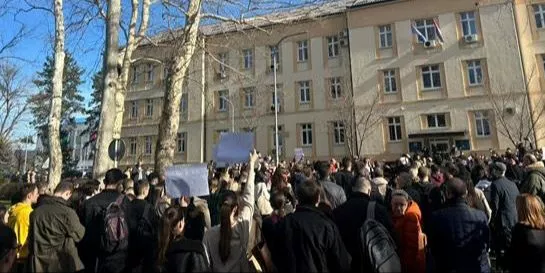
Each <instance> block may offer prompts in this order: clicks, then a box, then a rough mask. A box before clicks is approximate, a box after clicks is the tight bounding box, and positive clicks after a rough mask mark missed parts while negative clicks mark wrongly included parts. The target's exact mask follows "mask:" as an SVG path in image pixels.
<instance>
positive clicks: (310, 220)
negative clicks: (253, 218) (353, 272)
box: [269, 164, 351, 272]
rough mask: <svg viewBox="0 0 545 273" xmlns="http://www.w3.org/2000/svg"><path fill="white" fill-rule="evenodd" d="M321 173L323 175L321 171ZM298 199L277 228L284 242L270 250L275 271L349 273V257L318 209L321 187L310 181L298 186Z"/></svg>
mask: <svg viewBox="0 0 545 273" xmlns="http://www.w3.org/2000/svg"><path fill="white" fill-rule="evenodd" d="M322 165H323V164H322ZM326 166H327V164H326ZM320 167H322V166H320ZM327 169H328V170H329V168H327ZM320 171H321V172H322V173H323V170H320ZM335 186H337V185H335ZM337 187H338V186H337ZM339 188H340V187H339ZM341 190H342V188H341ZM342 193H343V194H344V192H342ZM297 199H298V200H299V203H298V205H297V208H296V210H295V212H294V213H292V214H289V215H287V216H286V217H285V218H284V219H283V220H281V221H280V222H279V223H278V226H277V228H276V231H277V236H279V237H281V238H283V240H276V241H275V242H274V243H273V244H271V245H270V246H269V248H270V250H271V254H272V258H273V261H274V264H275V265H276V267H277V268H278V271H279V272H348V271H350V262H351V258H350V254H349V253H348V252H347V250H346V248H345V246H344V243H343V241H342V238H341V235H340V233H339V230H338V229H337V227H336V225H335V223H333V221H331V219H330V218H329V217H327V216H326V215H325V214H324V213H323V212H321V211H319V210H318V209H317V206H318V203H320V186H319V185H318V184H317V183H316V182H313V181H307V182H305V183H303V184H301V185H299V188H298V189H297Z"/></svg>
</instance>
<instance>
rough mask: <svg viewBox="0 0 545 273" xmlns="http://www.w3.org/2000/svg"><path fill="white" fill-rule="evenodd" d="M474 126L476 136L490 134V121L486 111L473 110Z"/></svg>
mask: <svg viewBox="0 0 545 273" xmlns="http://www.w3.org/2000/svg"><path fill="white" fill-rule="evenodd" d="M475 127H476V131H477V136H479V137H485V136H489V135H490V121H489V119H488V112H486V111H478V112H475Z"/></svg>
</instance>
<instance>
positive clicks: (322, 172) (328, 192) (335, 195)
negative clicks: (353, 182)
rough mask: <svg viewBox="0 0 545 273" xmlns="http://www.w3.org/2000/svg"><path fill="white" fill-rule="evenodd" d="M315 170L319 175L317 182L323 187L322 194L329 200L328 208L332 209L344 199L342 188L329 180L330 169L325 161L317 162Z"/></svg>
mask: <svg viewBox="0 0 545 273" xmlns="http://www.w3.org/2000/svg"><path fill="white" fill-rule="evenodd" d="M316 172H317V173H318V177H319V179H318V183H319V184H320V186H321V187H322V188H323V191H324V196H325V198H327V201H328V202H329V205H330V209H331V210H334V209H335V208H336V207H338V206H340V205H341V204H342V203H344V202H345V201H346V195H345V193H344V189H343V188H342V187H340V186H339V185H337V184H335V183H334V182H332V181H331V177H330V169H329V165H328V164H327V162H318V164H317V166H316ZM322 201H325V200H322Z"/></svg>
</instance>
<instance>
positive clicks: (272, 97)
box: [271, 90, 282, 112]
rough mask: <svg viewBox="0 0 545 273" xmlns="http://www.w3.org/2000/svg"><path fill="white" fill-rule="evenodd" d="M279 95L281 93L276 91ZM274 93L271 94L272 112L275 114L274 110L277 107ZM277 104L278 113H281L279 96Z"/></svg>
mask: <svg viewBox="0 0 545 273" xmlns="http://www.w3.org/2000/svg"><path fill="white" fill-rule="evenodd" d="M276 92H277V93H280V92H279V91H278V90H276ZM274 98H275V96H274V91H273V92H271V111H272V112H274V108H275V105H274ZM276 103H277V104H278V112H280V111H281V110H282V105H281V103H280V96H278V99H277V100H276Z"/></svg>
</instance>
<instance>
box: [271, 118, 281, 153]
mask: <svg viewBox="0 0 545 273" xmlns="http://www.w3.org/2000/svg"><path fill="white" fill-rule="evenodd" d="M282 129H283V126H282V125H278V150H280V151H279V152H280V153H281V152H282V148H283V147H284V135H283V134H282ZM271 133H272V138H271V139H272V146H273V148H274V149H275V150H274V151H273V154H274V153H275V152H276V131H275V130H274V126H273V127H271Z"/></svg>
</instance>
